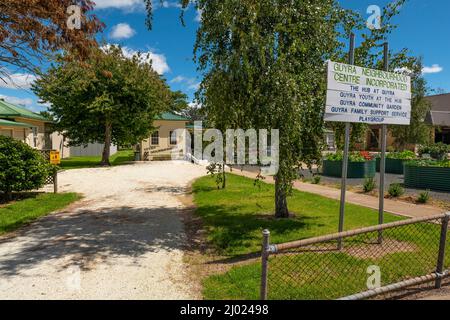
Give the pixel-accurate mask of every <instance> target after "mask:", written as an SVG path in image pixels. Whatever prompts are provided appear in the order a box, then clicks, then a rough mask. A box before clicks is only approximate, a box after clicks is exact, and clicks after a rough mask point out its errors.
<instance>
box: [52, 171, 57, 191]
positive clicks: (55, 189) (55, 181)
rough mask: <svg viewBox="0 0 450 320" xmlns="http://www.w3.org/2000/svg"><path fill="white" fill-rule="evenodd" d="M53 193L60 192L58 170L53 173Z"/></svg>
mask: <svg viewBox="0 0 450 320" xmlns="http://www.w3.org/2000/svg"><path fill="white" fill-rule="evenodd" d="M53 193H58V170H55V173H53Z"/></svg>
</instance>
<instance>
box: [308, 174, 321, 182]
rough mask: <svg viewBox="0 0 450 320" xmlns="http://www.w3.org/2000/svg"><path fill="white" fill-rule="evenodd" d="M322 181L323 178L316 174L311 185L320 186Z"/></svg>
mask: <svg viewBox="0 0 450 320" xmlns="http://www.w3.org/2000/svg"><path fill="white" fill-rule="evenodd" d="M321 179H322V176H320V175H318V174H316V175H315V176H313V178H312V180H311V183H312V184H319V183H320V180H321Z"/></svg>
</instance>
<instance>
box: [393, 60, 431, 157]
mask: <svg viewBox="0 0 450 320" xmlns="http://www.w3.org/2000/svg"><path fill="white" fill-rule="evenodd" d="M392 63H393V64H395V65H397V66H401V68H402V69H403V72H404V73H406V74H407V75H409V76H411V91H412V99H411V124H410V125H409V126H391V127H390V128H389V130H390V132H391V134H392V136H393V137H394V139H395V146H396V147H397V149H398V150H401V151H403V150H405V149H406V148H407V146H408V145H411V144H413V145H415V144H427V143H429V142H430V126H429V125H428V124H427V123H426V122H425V117H426V115H427V113H428V112H429V111H430V108H431V105H430V103H429V102H428V101H427V100H426V99H425V97H426V95H427V84H426V80H425V79H424V77H423V75H422V67H423V65H422V62H421V60H420V59H416V58H408V57H406V56H400V57H398V60H394V61H392Z"/></svg>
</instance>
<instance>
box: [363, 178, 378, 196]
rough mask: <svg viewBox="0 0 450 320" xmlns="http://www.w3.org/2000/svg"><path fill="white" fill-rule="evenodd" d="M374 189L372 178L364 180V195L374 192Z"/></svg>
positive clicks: (374, 184)
mask: <svg viewBox="0 0 450 320" xmlns="http://www.w3.org/2000/svg"><path fill="white" fill-rule="evenodd" d="M376 187H377V183H376V182H375V179H374V178H366V179H364V184H363V190H364V193H369V192H372V191H373V190H375V188H376Z"/></svg>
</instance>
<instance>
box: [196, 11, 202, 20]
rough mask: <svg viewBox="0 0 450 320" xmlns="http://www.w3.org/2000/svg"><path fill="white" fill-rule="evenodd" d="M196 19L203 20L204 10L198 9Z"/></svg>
mask: <svg viewBox="0 0 450 320" xmlns="http://www.w3.org/2000/svg"><path fill="white" fill-rule="evenodd" d="M195 21H197V22H201V21H202V10H197V14H196V15H195Z"/></svg>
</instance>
